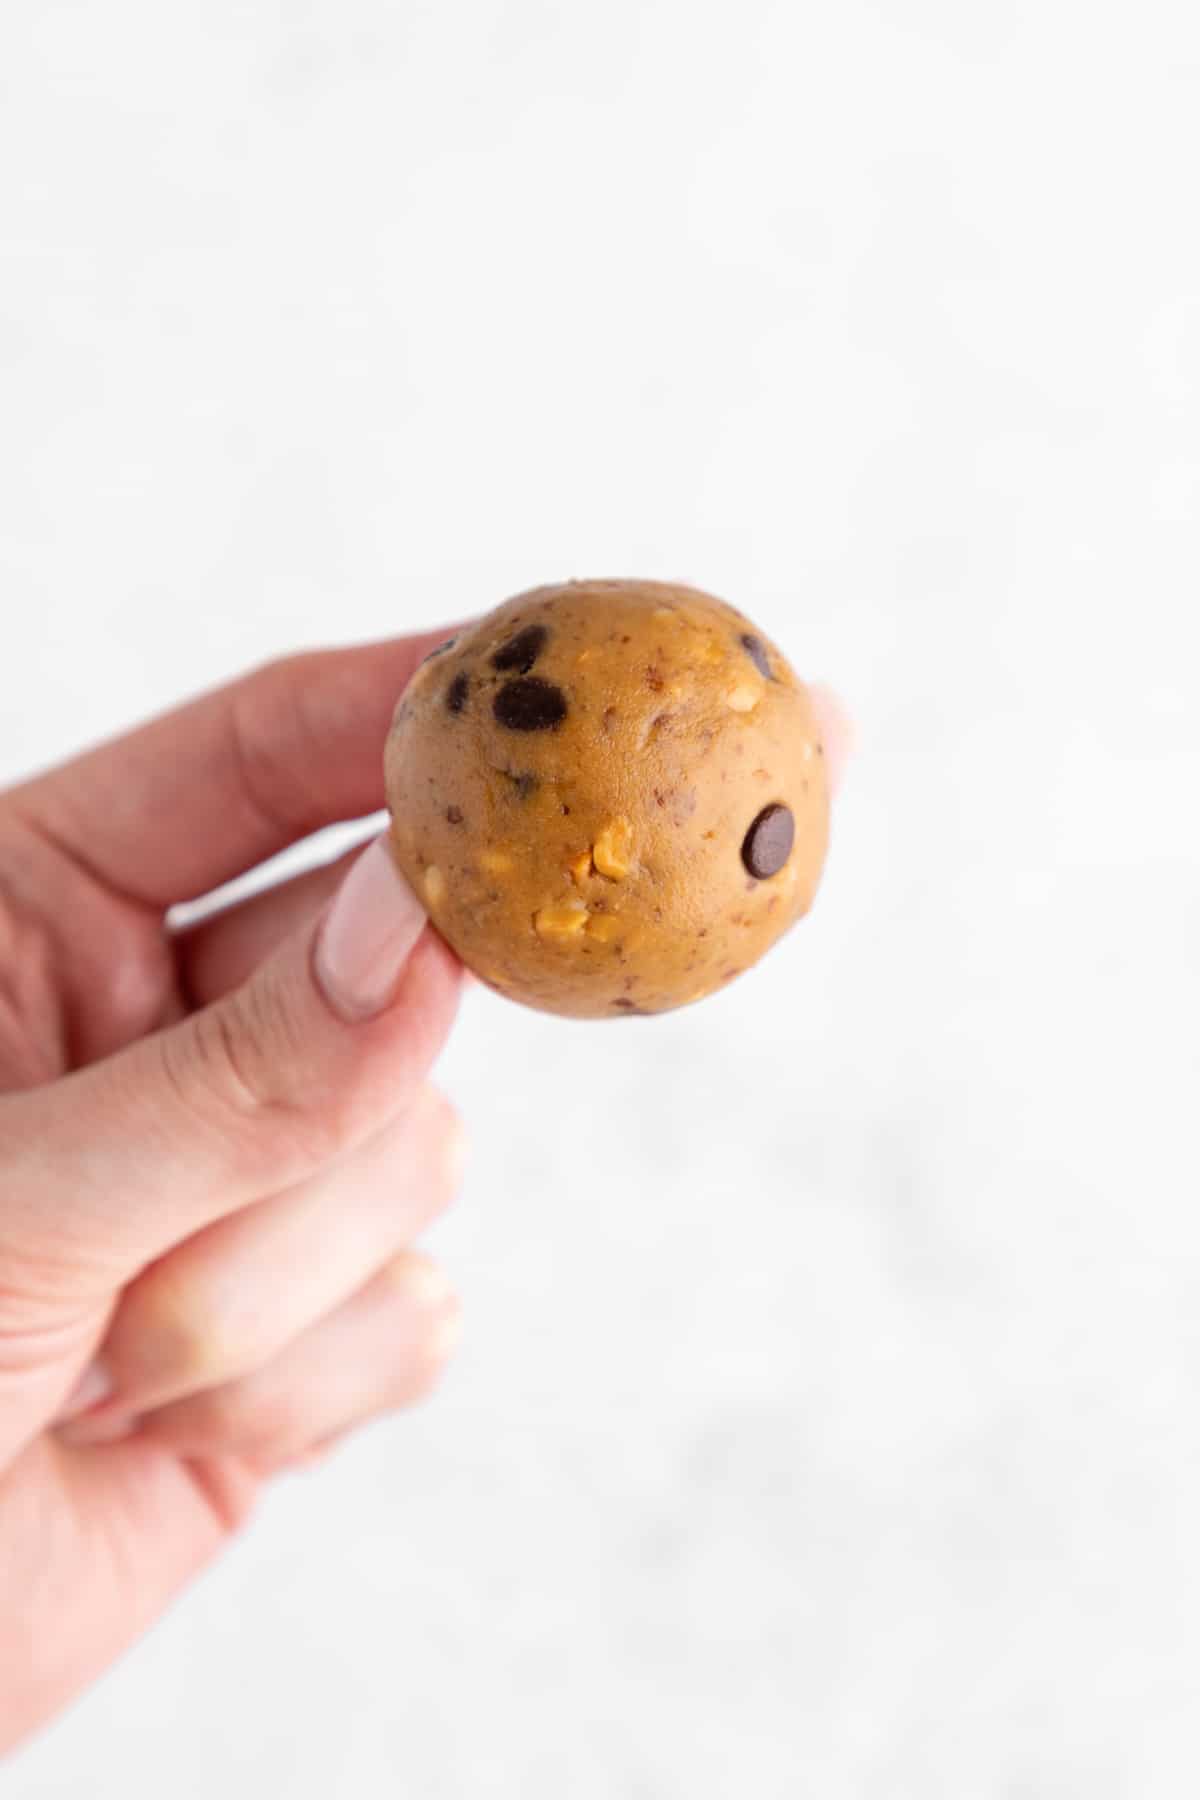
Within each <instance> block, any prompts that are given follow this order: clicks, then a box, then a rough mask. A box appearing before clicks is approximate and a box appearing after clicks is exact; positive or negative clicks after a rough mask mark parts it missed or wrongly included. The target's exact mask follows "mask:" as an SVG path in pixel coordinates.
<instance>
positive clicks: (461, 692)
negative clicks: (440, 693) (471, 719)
mask: <svg viewBox="0 0 1200 1800" xmlns="http://www.w3.org/2000/svg"><path fill="white" fill-rule="evenodd" d="M470 692H471V683H470V681H469V680H468V679H467V677H466V676H465V675H461V674H460V675H456V676H455V677H454V680H453V681H452V682H451V683H450V686H449V687H448V688H447V689H446V706H447V708H448V709H449V711H450V712H452V713H460V712H461V711H462V709H463V707H464V706H465V705H466V704H467V697H468V695H469V694H470Z"/></svg>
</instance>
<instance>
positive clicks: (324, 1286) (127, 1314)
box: [60, 1087, 462, 1444]
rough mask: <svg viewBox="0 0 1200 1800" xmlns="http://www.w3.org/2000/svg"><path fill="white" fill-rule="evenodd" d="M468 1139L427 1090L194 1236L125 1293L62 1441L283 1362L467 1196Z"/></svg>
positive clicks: (94, 1434)
mask: <svg viewBox="0 0 1200 1800" xmlns="http://www.w3.org/2000/svg"><path fill="white" fill-rule="evenodd" d="M461 1163H462V1133H461V1128H460V1127H459V1125H458V1122H457V1118H456V1115H455V1113H454V1111H453V1108H452V1107H451V1106H450V1104H449V1102H448V1101H446V1100H445V1099H444V1098H443V1097H442V1096H441V1095H440V1094H439V1093H438V1092H437V1090H436V1089H434V1088H432V1087H426V1088H425V1089H423V1090H422V1091H421V1093H420V1094H419V1095H418V1097H417V1099H416V1101H415V1102H414V1104H413V1105H412V1106H411V1107H410V1108H409V1110H408V1111H407V1112H406V1113H405V1114H404V1115H403V1117H402V1118H401V1119H399V1120H398V1121H397V1122H396V1124H395V1125H393V1126H392V1127H390V1128H389V1129H388V1130H387V1131H385V1132H383V1133H381V1134H380V1135H379V1136H378V1137H376V1138H374V1139H372V1140H371V1141H370V1142H369V1143H367V1144H365V1145H363V1146H361V1148H360V1149H359V1150H357V1151H356V1152H355V1153H354V1154H353V1155H351V1156H349V1157H347V1158H345V1159H344V1160H343V1161H342V1162H341V1163H339V1164H337V1165H336V1166H334V1167H333V1168H330V1169H327V1170H325V1171H323V1172H322V1173H321V1175H319V1176H315V1177H314V1178H313V1179H312V1180H310V1181H307V1182H304V1183H302V1184H301V1185H300V1186H298V1187H296V1188H292V1189H290V1190H289V1191H288V1192H286V1193H281V1194H277V1195H274V1196H272V1197H271V1198H270V1199H267V1200H262V1201H260V1202H259V1203H258V1204H257V1205H256V1206H253V1207H249V1208H247V1209H246V1211H244V1212H241V1213H235V1214H232V1215H230V1216H229V1217H228V1218H225V1219H222V1220H220V1221H219V1222H218V1223H217V1224H215V1225H212V1226H209V1227H208V1228H207V1229H206V1230H204V1231H201V1232H198V1233H197V1234H196V1235H195V1236H194V1237H192V1238H189V1239H188V1240H187V1241H186V1242H185V1243H183V1244H181V1245H180V1246H179V1247H178V1248H177V1249H176V1250H173V1251H171V1252H170V1254H169V1255H167V1256H165V1257H163V1258H162V1259H161V1260H160V1261H159V1262H157V1263H153V1264H151V1266H150V1267H149V1268H148V1269H147V1270H145V1272H144V1273H143V1274H142V1275H140V1276H139V1277H138V1278H137V1280H136V1281H134V1282H133V1283H132V1284H131V1285H130V1286H129V1287H128V1288H127V1289H126V1290H125V1293H124V1294H123V1295H122V1298H121V1300H120V1303H119V1305H118V1307H117V1311H116V1313H115V1315H114V1317H113V1319H112V1322H111V1324H110V1325H109V1328H108V1332H107V1335H106V1337H105V1340H104V1342H103V1343H102V1345H101V1346H100V1350H99V1354H98V1356H97V1358H96V1362H95V1363H94V1365H93V1369H92V1371H91V1373H90V1375H89V1377H88V1380H87V1382H86V1384H84V1385H83V1386H82V1388H81V1390H80V1392H81V1395H82V1396H83V1397H85V1398H86V1400H87V1403H88V1404H87V1410H86V1411H85V1412H83V1413H82V1414H81V1415H80V1416H78V1417H74V1416H70V1415H68V1419H69V1422H67V1423H65V1424H62V1425H60V1435H62V1436H63V1437H64V1439H66V1440H67V1441H68V1442H72V1443H76V1444H84V1443H99V1442H103V1441H107V1440H111V1439H112V1438H114V1437H116V1436H120V1435H123V1434H124V1430H125V1428H126V1426H127V1423H128V1421H129V1419H130V1418H132V1417H134V1416H137V1415H141V1414H144V1413H146V1412H148V1411H151V1410H155V1409H157V1408H159V1407H161V1406H164V1405H166V1404H167V1403H168V1402H170V1401H173V1400H178V1399H182V1398H183V1397H185V1396H187V1395H190V1394H196V1393H200V1392H203V1391H204V1390H206V1389H209V1388H214V1387H218V1386H220V1385H223V1384H224V1383H227V1382H229V1381H232V1380H234V1379H236V1378H237V1377H240V1376H243V1375H248V1374H249V1373H251V1372H252V1371H253V1370H255V1369H258V1368H261V1367H263V1366H265V1365H266V1364H267V1363H269V1362H270V1361H272V1360H273V1359H274V1358H275V1357H276V1356H277V1355H278V1354H279V1353H280V1352H281V1351H282V1350H283V1348H284V1346H285V1345H287V1344H288V1343H289V1342H290V1341H291V1340H292V1339H293V1338H295V1337H297V1336H298V1335H299V1334H300V1333H301V1332H303V1331H305V1330H306V1329H307V1328H308V1327H309V1326H311V1325H312V1324H313V1323H314V1322H315V1321H316V1320H318V1319H320V1318H322V1317H323V1316H325V1315H326V1314H328V1313H330V1312H331V1311H332V1310H333V1309H334V1308H336V1307H337V1306H338V1305H339V1304H340V1303H341V1302H342V1301H344V1300H346V1299H347V1298H348V1297H349V1296H350V1295H351V1294H352V1293H354V1292H355V1290H356V1289H358V1288H359V1287H361V1286H362V1284H363V1283H364V1282H365V1281H367V1279H368V1278H369V1277H370V1275H371V1274H372V1273H373V1272H374V1271H375V1270H376V1269H378V1268H379V1267H380V1266H381V1265H382V1264H384V1263H386V1262H387V1261H388V1260H389V1259H390V1258H391V1257H393V1256H394V1255H395V1254H396V1252H397V1251H399V1250H401V1249H403V1248H405V1247H407V1246H408V1245H409V1244H411V1243H412V1242H413V1241H414V1239H415V1238H416V1237H417V1236H418V1235H419V1233H420V1232H421V1231H422V1230H424V1228H425V1227H426V1226H427V1225H428V1224H429V1223H430V1222H431V1221H432V1220H433V1219H434V1218H435V1217H436V1216H437V1215H438V1214H439V1213H440V1212H441V1211H442V1210H443V1209H444V1207H445V1206H446V1205H447V1204H448V1203H449V1201H450V1199H451V1198H452V1196H453V1194H454V1192H455V1190H456V1189H457V1186H458V1182H459V1177H460V1171H461Z"/></svg>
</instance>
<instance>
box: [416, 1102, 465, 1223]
mask: <svg viewBox="0 0 1200 1800" xmlns="http://www.w3.org/2000/svg"><path fill="white" fill-rule="evenodd" d="M425 1093H426V1096H427V1097H426V1099H425V1101H424V1104H425V1107H426V1109H427V1114H428V1126H427V1132H428V1135H427V1143H428V1146H429V1148H428V1152H427V1166H428V1170H429V1176H430V1188H431V1195H432V1199H433V1204H434V1206H435V1209H436V1210H437V1211H438V1212H441V1211H442V1210H443V1209H444V1208H445V1207H447V1206H448V1205H449V1204H450V1202H451V1201H452V1200H453V1199H454V1197H455V1195H456V1194H457V1192H458V1190H459V1187H460V1186H461V1185H462V1178H463V1169H464V1167H465V1164H466V1159H467V1132H466V1127H465V1125H464V1124H463V1121H462V1117H461V1115H460V1114H459V1112H458V1109H457V1107H455V1106H454V1105H453V1103H452V1102H451V1101H449V1100H447V1098H446V1096H445V1095H444V1094H443V1093H441V1092H439V1090H438V1089H437V1088H427V1089H426V1090H425Z"/></svg>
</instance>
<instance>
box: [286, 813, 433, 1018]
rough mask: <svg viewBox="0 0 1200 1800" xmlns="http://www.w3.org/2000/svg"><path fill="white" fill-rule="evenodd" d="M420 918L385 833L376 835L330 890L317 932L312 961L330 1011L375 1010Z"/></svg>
mask: <svg viewBox="0 0 1200 1800" xmlns="http://www.w3.org/2000/svg"><path fill="white" fill-rule="evenodd" d="M426 923H427V919H426V914H425V909H424V908H423V907H422V905H421V903H420V901H419V900H418V899H417V897H416V895H415V894H414V893H413V891H412V889H411V888H410V887H409V885H408V883H407V881H405V879H404V877H403V876H402V875H401V873H400V871H399V869H398V868H397V867H396V862H395V859H394V857H393V856H392V852H391V847H390V845H389V844H388V841H387V838H386V837H381V838H376V840H375V842H374V843H373V844H372V845H371V847H370V849H369V850H364V852H363V854H362V855H361V856H360V857H359V859H358V861H357V862H356V863H355V865H354V867H353V868H352V869H351V871H350V873H349V874H348V875H347V876H346V879H345V880H344V881H343V883H342V885H341V887H340V888H339V889H338V891H337V893H336V894H335V895H334V898H333V903H332V905H331V906H330V908H329V911H328V912H327V913H326V915H325V919H324V922H323V923H322V925H321V928H320V932H319V935H318V937H317V947H316V952H315V955H314V957H313V966H314V968H315V970H316V976H317V980H318V981H319V982H320V984H321V987H322V988H323V990H324V992H325V996H326V998H327V1000H328V1001H329V1004H330V1005H331V1006H332V1007H333V1009H334V1011H335V1012H337V1013H340V1014H341V1016H342V1018H343V1019H349V1020H351V1021H357V1020H361V1019H370V1018H373V1017H374V1016H375V1014H376V1013H381V1012H382V1011H383V1010H384V1008H385V1007H386V1006H387V1004H388V1002H389V1001H390V1000H391V999H392V996H393V995H394V994H395V992H396V986H397V983H398V982H399V980H400V976H401V974H402V973H403V970H404V965H405V963H406V962H407V961H408V959H409V957H410V956H411V955H412V952H413V948H414V946H415V944H416V941H417V939H418V938H419V937H420V935H421V933H422V931H423V930H424V929H425V925H426Z"/></svg>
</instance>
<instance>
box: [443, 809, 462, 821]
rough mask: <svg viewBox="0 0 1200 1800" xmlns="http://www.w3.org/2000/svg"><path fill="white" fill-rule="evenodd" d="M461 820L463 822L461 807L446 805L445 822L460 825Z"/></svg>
mask: <svg viewBox="0 0 1200 1800" xmlns="http://www.w3.org/2000/svg"><path fill="white" fill-rule="evenodd" d="M462 822H463V810H462V807H461V806H448V807H447V808H446V823H447V825H461V824H462Z"/></svg>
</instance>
